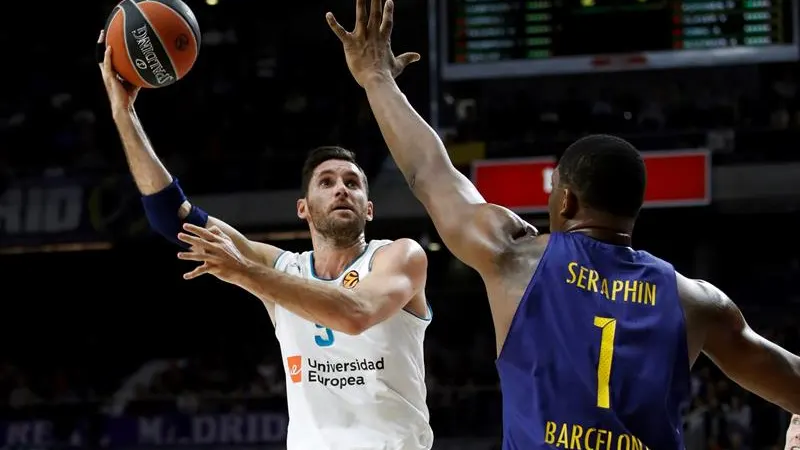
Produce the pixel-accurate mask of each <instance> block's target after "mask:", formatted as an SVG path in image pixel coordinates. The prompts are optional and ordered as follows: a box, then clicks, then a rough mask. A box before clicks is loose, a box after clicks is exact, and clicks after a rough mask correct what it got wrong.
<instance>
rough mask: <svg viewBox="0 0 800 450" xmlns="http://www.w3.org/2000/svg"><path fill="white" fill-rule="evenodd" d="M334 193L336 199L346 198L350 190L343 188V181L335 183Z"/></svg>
mask: <svg viewBox="0 0 800 450" xmlns="http://www.w3.org/2000/svg"><path fill="white" fill-rule="evenodd" d="M334 192H335V195H336V198H341V197H347V196H348V195H350V190H349V189H347V186H345V184H344V181H342V180H339V181H338V182H337V183H336V189H334Z"/></svg>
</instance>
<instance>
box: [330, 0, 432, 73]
mask: <svg viewBox="0 0 800 450" xmlns="http://www.w3.org/2000/svg"><path fill="white" fill-rule="evenodd" d="M368 1H371V5H370V10H369V12H367V2H368ZM325 19H327V21H328V25H329V26H330V27H331V30H333V32H334V33H336V36H337V37H338V38H339V40H340V41H342V45H343V46H344V55H345V59H346V60H347V67H348V68H349V69H350V73H351V74H353V78H355V79H356V82H357V83H358V84H359V85H360V86H361V87H364V85H365V84H366V83H367V81H369V80H370V78H371V77H375V76H377V77H392V78H395V77H397V76H398V75H400V73H401V72H403V69H405V68H406V66H408V65H409V64H411V63H413V62H415V61H419V54H418V53H403V54H402V55H400V56H397V57H395V56H394V54H393V53H392V46H391V38H392V26H393V25H394V1H393V0H387V1H386V4H385V5H383V8H381V0H356V27H355V29H354V30H353V31H352V32H348V31H346V30H345V29H344V28H343V27H342V26H341V25H339V22H337V21H336V18H335V17H334V16H333V14H332V13H328V14H326V15H325Z"/></svg>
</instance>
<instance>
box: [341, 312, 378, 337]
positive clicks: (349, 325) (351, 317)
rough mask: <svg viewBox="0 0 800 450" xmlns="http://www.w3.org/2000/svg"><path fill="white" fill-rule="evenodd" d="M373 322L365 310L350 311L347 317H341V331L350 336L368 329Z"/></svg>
mask: <svg viewBox="0 0 800 450" xmlns="http://www.w3.org/2000/svg"><path fill="white" fill-rule="evenodd" d="M374 324H375V322H374V320H373V317H372V315H371V314H369V313H368V312H366V311H352V312H350V313H349V314H348V315H347V317H344V318H342V329H341V332H342V333H344V334H348V335H350V336H358V335H359V334H361V333H363V332H365V331H367V330H369V329H370V328H372V326H373V325H374Z"/></svg>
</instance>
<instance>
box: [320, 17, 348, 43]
mask: <svg viewBox="0 0 800 450" xmlns="http://www.w3.org/2000/svg"><path fill="white" fill-rule="evenodd" d="M325 20H327V21H328V26H329V27H331V30H332V31H333V33H334V34H336V37H338V38H339V40H340V41H342V42H344V40H345V39H347V37H348V35H349V34H350V33H348V32H347V30H345V29H344V27H342V26H341V25H339V22H337V21H336V17H333V13H327V14H325Z"/></svg>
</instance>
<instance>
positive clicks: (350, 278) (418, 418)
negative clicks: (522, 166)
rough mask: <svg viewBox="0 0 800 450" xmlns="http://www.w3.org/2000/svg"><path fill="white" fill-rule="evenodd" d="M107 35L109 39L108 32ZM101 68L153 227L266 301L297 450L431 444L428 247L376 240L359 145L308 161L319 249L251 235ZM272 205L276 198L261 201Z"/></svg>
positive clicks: (309, 209)
mask: <svg viewBox="0 0 800 450" xmlns="http://www.w3.org/2000/svg"><path fill="white" fill-rule="evenodd" d="M98 45H99V46H100V45H103V35H102V34H101V36H100V39H99V41H98ZM110 54H111V51H110V49H105V53H104V54H103V56H102V57H103V60H102V62H101V63H100V69H101V72H102V76H103V81H104V84H105V87H106V90H107V93H108V96H109V99H110V102H111V111H112V116H113V118H114V122H115V123H116V126H117V129H118V131H119V134H120V137H121V139H122V143H123V147H124V149H125V155H126V157H127V160H128V165H129V167H130V170H131V173H132V174H133V178H134V180H135V182H136V185H137V187H138V188H139V190H140V191H141V193H142V196H143V198H142V202H143V204H144V208H145V211H146V213H147V217H148V220H149V222H150V224H151V226H152V228H153V229H154V230H155V231H157V232H159V233H160V234H162V235H163V236H164V237H166V238H167V239H170V240H172V241H174V242H176V243H178V244H181V245H183V247H184V248H185V249H186V250H187V251H184V252H181V253H179V257H180V258H182V259H184V260H189V261H197V262H201V263H202V264H201V265H200V266H198V267H197V268H195V269H194V270H192V271H191V272H189V273H187V274H186V275H185V276H184V278H186V279H192V278H195V277H198V276H200V275H202V274H205V273H210V274H212V275H214V276H216V277H217V278H220V279H222V280H224V281H226V282H229V283H232V284H235V285H237V286H240V287H242V288H243V289H245V290H247V291H249V292H250V293H252V294H253V295H255V296H257V297H258V298H259V299H261V300H262V301H263V302H264V304H265V306H266V309H267V311H268V312H269V315H270V318H271V319H272V322H273V324H274V326H275V335H276V336H277V338H278V341H279V343H280V347H281V353H282V355H283V360H284V363H285V368H286V391H287V400H288V410H289V430H288V437H287V448H288V449H290V450H307V449H315V450H323V449H330V450H338V449H342V450H344V449H347V450H358V449H364V450H367V449H369V450H374V449H386V450H412V449H413V450H417V449H430V448H431V446H432V443H433V432H432V431H431V428H430V426H429V424H428V418H429V415H428V409H427V406H426V404H425V396H426V388H425V369H424V359H423V338H424V334H425V329H426V327H427V326H428V323H429V321H430V319H431V313H430V310H429V308H428V304H427V302H426V299H425V292H424V288H425V281H426V271H427V257H426V255H425V253H424V251H423V250H422V248H421V247H420V246H419V244H417V243H416V242H415V241H413V240H410V239H400V240H397V241H371V242H366V240H365V238H364V226H365V224H366V222H368V221H370V220H372V214H373V205H372V202H370V201H369V200H368V185H367V179H366V176H365V174H364V171H363V170H362V169H361V168H360V167H359V166H358V165H357V164H356V163H355V160H354V157H353V154H352V153H351V152H349V151H347V150H344V149H342V148H339V147H323V148H320V149H317V150H315V151H314V152H312V153H311V154H310V156H309V158H308V159H307V161H306V164H305V166H304V169H303V198H301V199H299V200H298V201H297V215H298V217H299V218H301V219H303V220H305V221H307V222H308V225H309V228H310V230H311V241H312V248H313V251H308V252H304V253H291V252H284V251H282V250H281V249H279V248H277V247H274V246H272V245H268V244H265V243H261V242H254V241H251V240H248V239H247V238H246V237H245V236H244V235H242V234H241V233H239V232H238V231H237V230H236V229H234V228H233V227H231V226H230V225H228V224H226V223H225V222H223V221H221V220H220V219H217V218H215V217H210V216H209V215H208V214H207V213H205V212H204V211H203V210H202V209H200V208H199V207H198V206H197V205H192V204H191V203H190V202H189V201H188V200H187V199H186V197H185V195H184V194H183V192H182V191H181V189H180V186H179V185H178V181H177V180H176V179H174V178H173V177H172V176H171V175H170V173H169V172H168V171H167V170H166V169H165V168H164V166H163V164H162V163H161V161H160V160H159V159H158V157H157V156H156V154H155V152H154V151H153V148H152V146H151V145H150V142H149V141H148V139H147V136H146V135H145V132H144V130H143V128H142V125H141V123H140V122H139V119H138V117H137V115H136V112H135V109H134V100H135V98H136V94H137V90H135V89H131V88H130V87H129V86H127V85H125V84H123V83H121V82H120V81H119V80H118V78H117V77H116V74H115V73H114V71H113V68H112V66H111V60H110ZM264 206H265V207H269V205H264Z"/></svg>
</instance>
